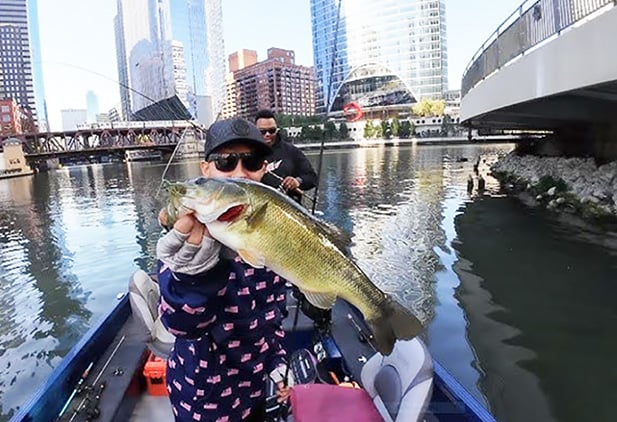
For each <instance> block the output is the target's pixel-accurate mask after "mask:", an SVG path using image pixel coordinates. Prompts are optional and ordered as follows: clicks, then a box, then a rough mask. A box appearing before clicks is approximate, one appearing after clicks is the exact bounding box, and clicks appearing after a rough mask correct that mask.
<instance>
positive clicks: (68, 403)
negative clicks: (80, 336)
mask: <svg viewBox="0 0 617 422" xmlns="http://www.w3.org/2000/svg"><path fill="white" fill-rule="evenodd" d="M93 365H94V361H92V362H90V364H89V365H88V367H87V368H86V370H85V371H84V372H83V373H82V374H81V377H80V378H79V381H77V385H76V386H75V388H74V389H73V392H72V393H71V395H70V396H69V398H68V399H67V401H66V403H64V406H63V407H62V409H61V410H60V412H59V413H58V417H57V418H56V419H57V420H60V419H62V415H64V412H66V410H67V409H68V408H69V405H70V404H71V401H73V398H74V397H75V395H76V394H77V392H78V391H80V390H81V386H82V385H83V383H84V382H85V380H86V378H88V375H90V370H91V369H92V366H93Z"/></svg>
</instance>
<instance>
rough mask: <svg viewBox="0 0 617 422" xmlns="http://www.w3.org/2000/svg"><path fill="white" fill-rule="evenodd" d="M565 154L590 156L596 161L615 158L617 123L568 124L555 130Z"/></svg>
mask: <svg viewBox="0 0 617 422" xmlns="http://www.w3.org/2000/svg"><path fill="white" fill-rule="evenodd" d="M555 135H556V140H557V141H558V143H559V147H560V149H562V151H563V154H564V155H566V156H576V157H583V156H591V157H594V158H595V159H596V161H598V163H607V162H610V161H616V160H617V123H594V124H592V125H584V126H583V125H570V126H567V127H563V128H561V129H559V130H557V131H555Z"/></svg>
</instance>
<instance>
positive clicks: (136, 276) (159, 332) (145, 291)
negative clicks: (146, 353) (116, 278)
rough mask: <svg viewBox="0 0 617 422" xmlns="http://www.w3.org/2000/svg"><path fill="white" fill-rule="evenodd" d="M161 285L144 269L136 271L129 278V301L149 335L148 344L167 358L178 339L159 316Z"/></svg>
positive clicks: (136, 317)
mask: <svg viewBox="0 0 617 422" xmlns="http://www.w3.org/2000/svg"><path fill="white" fill-rule="evenodd" d="M160 296H161V292H160V290H159V285H158V283H156V282H155V281H154V280H153V279H152V278H151V277H150V276H149V275H148V273H146V272H145V271H143V270H137V271H135V272H134V273H133V274H132V275H131V278H130V280H129V301H130V302H131V310H132V311H133V317H134V318H135V319H136V320H137V321H138V322H139V324H140V325H142V327H143V330H144V332H145V333H146V335H147V336H148V339H147V341H146V344H147V345H148V348H149V349H150V350H151V351H152V353H154V354H155V355H156V356H158V357H161V358H164V359H167V358H168V357H169V354H170V352H171V348H172V347H173V345H174V342H175V340H176V338H175V336H174V335H173V334H170V333H169V331H167V329H166V328H165V326H164V325H163V323H162V322H161V318H160V316H159V311H158V306H159V299H160Z"/></svg>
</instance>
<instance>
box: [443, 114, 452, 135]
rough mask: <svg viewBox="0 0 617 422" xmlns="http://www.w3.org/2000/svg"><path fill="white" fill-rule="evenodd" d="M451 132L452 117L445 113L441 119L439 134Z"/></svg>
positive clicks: (450, 133) (449, 133)
mask: <svg viewBox="0 0 617 422" xmlns="http://www.w3.org/2000/svg"><path fill="white" fill-rule="evenodd" d="M453 134H454V124H453V123H452V117H450V116H448V115H447V114H446V115H444V116H443V119H442V121H441V136H451V135H453Z"/></svg>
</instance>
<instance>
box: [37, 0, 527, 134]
mask: <svg viewBox="0 0 617 422" xmlns="http://www.w3.org/2000/svg"><path fill="white" fill-rule="evenodd" d="M172 1H174V0H172ZM375 1H380V0H375ZM522 1H523V0H499V1H495V0H446V25H447V48H448V82H449V86H450V89H458V88H460V81H461V78H462V75H463V71H464V70H465V67H466V66H467V64H468V62H469V60H470V59H471V58H472V57H473V55H474V53H475V52H476V51H477V50H478V49H479V48H480V46H481V45H482V43H483V42H484V41H485V40H486V39H487V38H488V37H489V36H490V35H491V34H492V33H493V32H494V31H495V29H497V27H498V26H499V24H501V23H502V22H503V21H504V20H505V19H506V18H507V17H508V16H509V15H510V14H511V13H512V12H513V11H514V10H515V9H516V8H517V7H518V6H519V5H520V4H521V3H522ZM38 7H39V26H40V28H39V31H40V37H41V55H42V66H43V78H44V83H45V98H46V101H47V110H48V114H49V121H50V125H51V129H52V130H60V129H61V128H62V124H61V114H60V110H63V109H70V108H76V109H85V108H86V93H87V92H88V91H90V90H92V91H94V92H95V94H96V95H97V97H98V100H99V112H101V113H104V112H107V111H109V109H111V108H112V107H114V106H116V105H118V104H119V88H118V84H117V80H118V70H117V65H116V52H115V50H116V48H115V37H114V30H113V19H114V16H115V14H116V1H114V0H38ZM68 11H70V13H69V12H68ZM223 28H224V40H225V53H226V55H229V54H231V53H232V52H234V51H237V50H239V49H242V48H246V49H250V50H255V51H257V54H258V59H259V60H263V59H265V58H266V50H267V49H268V48H269V47H279V48H285V49H289V50H294V51H295V53H296V64H301V65H307V66H311V65H312V64H313V49H312V39H311V14H310V0H261V1H255V0H223Z"/></svg>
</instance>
